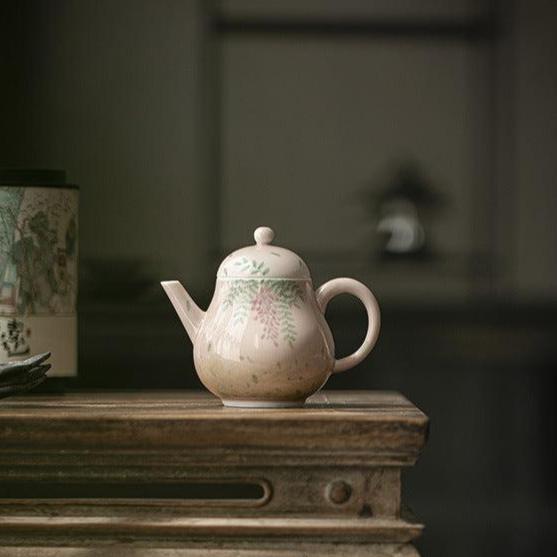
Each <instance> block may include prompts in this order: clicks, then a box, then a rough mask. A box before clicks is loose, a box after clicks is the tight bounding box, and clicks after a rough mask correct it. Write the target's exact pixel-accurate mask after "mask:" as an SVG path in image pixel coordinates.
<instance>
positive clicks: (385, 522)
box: [0, 391, 428, 557]
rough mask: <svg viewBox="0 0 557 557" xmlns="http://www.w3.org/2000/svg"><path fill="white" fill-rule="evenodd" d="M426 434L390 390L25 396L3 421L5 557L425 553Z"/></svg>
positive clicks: (0, 537) (2, 412)
mask: <svg viewBox="0 0 557 557" xmlns="http://www.w3.org/2000/svg"><path fill="white" fill-rule="evenodd" d="M427 430H428V420H427V417H426V416H425V415H424V414H423V413H422V412H420V411H419V410H418V409H417V408H416V407H415V406H413V405H412V404H411V403H409V402H408V401H407V400H406V399H405V398H404V397H402V396H401V395H399V394H397V393H392V392H367V391H362V392H358V393H357V392H344V393H341V392H334V391H331V392H323V393H320V394H317V395H315V396H314V397H312V398H311V399H310V402H309V403H308V404H307V406H306V407H305V408H300V409H286V410H237V409H227V408H224V407H222V406H221V404H220V402H219V401H217V400H216V399H214V398H213V397H211V396H210V395H208V394H205V393H199V392H198V393H194V392H190V393H183V392H182V393H180V392H174V393H172V394H169V393H159V394H133V395H132V394H119V395H118V394H98V393H89V394H80V395H66V396H58V397H55V396H50V397H49V396H36V397H32V396H31V397H27V398H20V399H18V398H14V399H12V400H8V401H5V402H4V403H3V404H2V407H1V408H0V442H1V444H2V451H1V452H0V555H8V554H9V551H10V550H13V548H14V547H21V548H25V547H29V549H28V550H27V552H25V549H21V550H20V553H19V555H50V554H51V553H49V552H52V551H53V548H59V547H62V546H64V547H66V549H64V550H63V551H65V552H66V553H59V554H60V555H80V554H81V553H80V552H82V551H83V550H84V548H97V549H98V550H99V551H100V550H101V549H99V548H103V547H104V548H107V549H106V550H105V551H106V553H105V554H106V555H125V554H126V553H125V551H126V550H128V551H131V549H130V548H132V547H133V551H135V553H133V554H134V555H141V556H143V555H145V556H155V555H167V553H165V552H164V550H165V549H166V550H167V551H168V552H169V553H168V555H170V554H172V555H177V556H189V555H194V554H195V555H211V556H215V557H216V556H219V557H220V556H227V557H228V556H232V555H234V556H240V555H256V554H257V555H269V556H271V555H277V556H278V555H284V556H286V555H300V554H303V555H305V554H315V555H341V554H344V555H346V554H349V555H357V556H362V557H363V556H364V555H365V556H368V557H372V556H373V557H379V556H381V557H383V556H395V555H396V556H411V555H412V556H415V555H417V552H416V551H415V549H414V548H413V547H412V546H411V545H410V542H411V541H412V540H413V539H415V538H416V537H417V536H419V534H420V532H421V530H422V528H423V525H422V524H420V523H419V522H417V521H416V520H415V519H413V518H411V517H410V515H409V514H408V513H407V512H406V511H405V509H404V507H403V505H402V500H401V481H400V472H401V470H402V469H403V468H404V467H408V466H411V465H412V464H413V463H414V462H415V461H416V459H417V458H418V456H419V454H420V452H421V450H422V449H423V447H424V445H425V442H426V438H427ZM171 549H172V551H171ZM121 551H122V552H121ZM300 551H301V553H300Z"/></svg>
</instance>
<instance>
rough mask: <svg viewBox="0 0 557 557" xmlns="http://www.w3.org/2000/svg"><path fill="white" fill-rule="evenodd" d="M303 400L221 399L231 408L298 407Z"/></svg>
mask: <svg viewBox="0 0 557 557" xmlns="http://www.w3.org/2000/svg"><path fill="white" fill-rule="evenodd" d="M305 402H306V401H305V400H222V404H223V405H224V406H228V407H231V408H300V407H301V406H304V404H305Z"/></svg>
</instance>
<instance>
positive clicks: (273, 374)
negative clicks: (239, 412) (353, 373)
mask: <svg viewBox="0 0 557 557" xmlns="http://www.w3.org/2000/svg"><path fill="white" fill-rule="evenodd" d="M194 363H195V368H196V371H197V373H198V375H199V378H200V379H201V381H202V383H203V384H204V385H205V387H207V389H209V390H210V391H211V392H212V393H213V394H215V395H216V396H218V397H219V398H221V399H222V400H223V402H224V404H226V405H229V406H254V405H257V406H268V407H277V406H297V405H300V404H303V402H304V401H305V399H306V398H307V397H308V396H310V395H311V394H313V393H315V392H316V391H318V390H319V389H320V388H321V387H322V386H323V385H324V384H325V382H326V381H327V379H328V378H329V376H330V375H331V373H332V371H333V367H334V363H335V358H334V342H333V337H332V334H331V331H330V329H329V327H328V325H327V323H326V321H325V318H324V315H323V312H322V310H321V309H320V307H319V306H318V304H317V301H316V297H315V292H314V290H313V286H312V283H311V281H310V280H295V279H277V278H260V277H257V278H255V277H254V278H218V279H217V284H216V289H215V294H214V297H213V300H212V301H211V304H210V306H209V308H208V310H207V312H206V314H205V316H204V319H203V322H202V323H201V325H200V327H199V330H198V332H197V334H196V337H195V339H194Z"/></svg>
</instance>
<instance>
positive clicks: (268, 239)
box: [161, 227, 380, 407]
mask: <svg viewBox="0 0 557 557" xmlns="http://www.w3.org/2000/svg"><path fill="white" fill-rule="evenodd" d="M254 238H255V245H252V246H248V247H245V248H242V249H239V250H237V251H235V252H233V253H232V254H230V255H229V256H228V257H227V258H226V259H225V260H224V261H223V262H222V263H221V265H220V267H219V269H218V272H217V281H216V288H215V293H214V296H213V299H212V301H211V303H210V305H209V308H208V309H207V311H206V312H204V311H202V310H201V309H200V308H199V307H198V306H197V305H196V304H195V302H194V301H193V300H192V298H191V297H190V295H189V294H188V293H187V292H186V290H185V289H184V288H183V287H182V285H181V284H180V283H179V282H178V281H175V280H173V281H165V282H162V283H161V285H162V287H163V288H164V290H165V292H166V293H167V295H168V297H169V298H170V301H171V302H172V305H173V306H174V308H175V309H176V312H177V313H178V316H179V318H180V320H181V321H182V324H183V325H184V327H185V329H186V332H187V333H188V335H189V337H190V338H191V340H192V342H193V356H194V363H195V369H196V371H197V373H198V375H199V378H200V379H201V381H202V383H203V384H204V385H205V387H207V389H209V391H211V392H212V393H213V394H215V395H216V396H217V397H219V398H220V399H221V400H222V402H223V404H224V405H225V406H243V407H286V406H300V405H303V404H304V401H305V400H306V398H307V397H308V396H310V395H311V394H313V393H315V392H316V391H318V390H319V389H320V388H321V387H322V386H323V385H324V384H325V383H326V381H327V379H328V378H329V376H330V375H331V373H338V372H341V371H346V370H347V369H350V368H351V367H353V366H355V365H356V364H358V363H360V362H361V361H362V360H363V359H364V358H365V357H366V356H367V355H368V354H369V353H370V351H371V350H372V348H373V346H374V345H375V342H376V340H377V336H378V334H379V327H380V313H379V306H378V305H377V301H376V299H375V297H374V296H373V294H372V293H371V291H370V290H369V289H368V288H367V287H366V286H365V285H363V284H362V283H361V282H358V281H357V280H354V279H351V278H336V279H333V280H330V281H328V282H326V283H325V284H323V285H322V286H320V287H319V288H318V289H317V290H314V289H313V285H312V281H311V277H310V273H309V270H308V268H307V266H306V264H305V263H304V262H303V261H302V260H301V259H300V258H299V257H298V256H297V255H296V254H295V253H294V252H292V251H290V250H288V249H285V248H281V247H278V246H275V245H273V244H272V241H273V238H274V232H273V231H272V230H271V229H270V228H267V227H260V228H258V229H257V230H256V231H255V233H254ZM344 293H346V294H352V295H353V296H356V297H357V298H359V299H360V300H361V301H362V303H363V304H364V306H365V308H366V310H367V314H368V329H367V334H366V336H365V339H364V341H363V343H362V345H361V346H360V348H358V350H356V351H355V352H354V353H353V354H351V355H350V356H346V357H344V358H340V359H336V358H335V346H334V342H333V336H332V334H331V330H330V329H329V327H328V325H327V322H326V321H325V316H324V313H325V309H326V307H327V304H328V303H329V301H330V300H331V298H333V296H336V295H337V294H344Z"/></svg>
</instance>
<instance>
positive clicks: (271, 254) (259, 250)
mask: <svg viewBox="0 0 557 557" xmlns="http://www.w3.org/2000/svg"><path fill="white" fill-rule="evenodd" d="M253 237H254V238H255V245H254V246H247V247H245V248H240V249H239V250H236V251H234V252H232V253H231V254H230V255H229V256H228V257H227V258H226V259H225V260H224V261H223V262H222V263H221V265H220V267H219V270H218V272H217V278H222V279H227V278H254V279H257V278H274V279H286V280H311V277H310V274H309V269H308V268H307V265H306V264H305V263H304V262H303V261H302V260H301V259H300V257H298V256H297V255H296V254H295V253H294V252H293V251H290V250H289V249H286V248H281V247H279V246H274V245H272V243H271V242H272V241H273V238H274V237H275V233H274V232H273V230H272V229H271V228H269V227H267V226H260V227H259V228H257V229H256V230H255V232H254V233H253Z"/></svg>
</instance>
